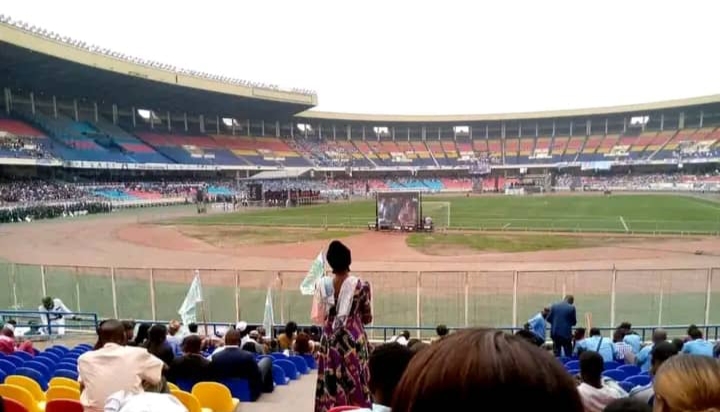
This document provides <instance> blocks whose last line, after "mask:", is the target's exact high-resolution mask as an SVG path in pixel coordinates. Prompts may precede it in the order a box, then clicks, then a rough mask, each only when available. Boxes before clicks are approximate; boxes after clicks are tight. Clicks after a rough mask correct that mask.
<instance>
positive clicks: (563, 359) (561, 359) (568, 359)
mask: <svg viewBox="0 0 720 412" xmlns="http://www.w3.org/2000/svg"><path fill="white" fill-rule="evenodd" d="M557 359H558V360H559V361H560V363H562V364H563V365H564V364H566V363H568V362H570V361H571V360H573V359H572V358H571V357H569V356H560V357H558V358H557Z"/></svg>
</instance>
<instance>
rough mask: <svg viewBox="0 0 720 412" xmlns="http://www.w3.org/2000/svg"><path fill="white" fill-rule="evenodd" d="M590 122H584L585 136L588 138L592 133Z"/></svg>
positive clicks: (588, 120)
mask: <svg viewBox="0 0 720 412" xmlns="http://www.w3.org/2000/svg"><path fill="white" fill-rule="evenodd" d="M591 132H592V120H590V119H587V120H586V121H585V136H590V135H591V134H592V133H591Z"/></svg>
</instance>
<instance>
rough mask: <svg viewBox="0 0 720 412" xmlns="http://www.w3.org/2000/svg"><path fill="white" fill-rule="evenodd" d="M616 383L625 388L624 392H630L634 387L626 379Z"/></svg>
mask: <svg viewBox="0 0 720 412" xmlns="http://www.w3.org/2000/svg"><path fill="white" fill-rule="evenodd" d="M618 385H620V387H621V388H623V389H624V390H625V392H627V393H630V391H631V390H633V388H634V387H635V384H634V383H632V382H628V381H622V382H618Z"/></svg>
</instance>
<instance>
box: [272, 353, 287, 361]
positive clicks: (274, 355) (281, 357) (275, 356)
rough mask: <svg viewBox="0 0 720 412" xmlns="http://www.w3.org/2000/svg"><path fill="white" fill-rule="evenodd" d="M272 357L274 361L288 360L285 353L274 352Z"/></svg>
mask: <svg viewBox="0 0 720 412" xmlns="http://www.w3.org/2000/svg"><path fill="white" fill-rule="evenodd" d="M270 356H272V357H273V359H281V360H287V358H288V357H287V356H285V354H284V353H280V352H273V353H271V354H270Z"/></svg>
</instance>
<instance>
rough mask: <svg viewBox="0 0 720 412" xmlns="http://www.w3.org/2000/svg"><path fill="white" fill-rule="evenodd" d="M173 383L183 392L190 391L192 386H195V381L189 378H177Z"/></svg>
mask: <svg viewBox="0 0 720 412" xmlns="http://www.w3.org/2000/svg"><path fill="white" fill-rule="evenodd" d="M174 383H175V385H177V386H178V388H180V389H181V390H183V391H185V392H189V393H192V388H193V386H195V384H196V383H197V381H194V380H191V379H178V380H177V381H176V382H174Z"/></svg>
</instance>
